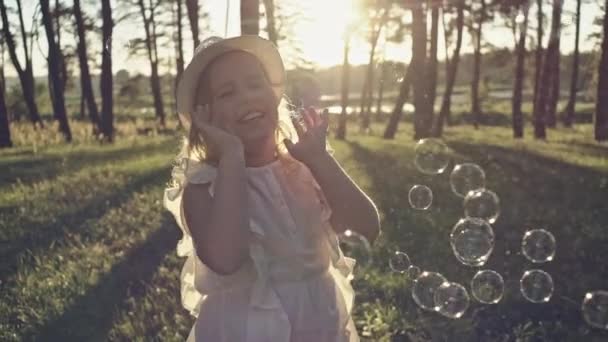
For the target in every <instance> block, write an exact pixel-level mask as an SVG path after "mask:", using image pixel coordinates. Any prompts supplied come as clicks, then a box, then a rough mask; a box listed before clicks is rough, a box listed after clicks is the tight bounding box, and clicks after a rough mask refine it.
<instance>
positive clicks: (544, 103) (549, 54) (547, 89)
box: [538, 0, 563, 127]
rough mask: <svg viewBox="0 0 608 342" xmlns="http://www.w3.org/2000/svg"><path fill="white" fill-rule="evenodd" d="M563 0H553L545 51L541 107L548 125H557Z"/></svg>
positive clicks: (540, 96) (540, 97) (540, 95)
mask: <svg viewBox="0 0 608 342" xmlns="http://www.w3.org/2000/svg"><path fill="white" fill-rule="evenodd" d="M562 5H563V0H553V17H552V19H551V33H550V34H549V44H548V45H547V51H546V52H545V64H544V65H543V74H542V86H541V87H540V94H539V99H538V100H539V109H540V111H541V113H542V115H543V116H544V118H545V124H546V125H547V126H548V127H555V124H556V121H557V120H556V113H555V112H556V110H557V101H558V99H559V57H560V51H559V37H560V27H561V13H562Z"/></svg>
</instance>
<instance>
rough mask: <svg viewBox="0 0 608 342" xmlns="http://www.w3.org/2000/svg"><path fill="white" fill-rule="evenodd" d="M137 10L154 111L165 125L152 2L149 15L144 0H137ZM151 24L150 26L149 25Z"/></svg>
mask: <svg viewBox="0 0 608 342" xmlns="http://www.w3.org/2000/svg"><path fill="white" fill-rule="evenodd" d="M138 4H139V11H140V12H141V16H142V19H143V21H144V31H145V32H146V50H147V52H148V61H149V62H150V88H151V90H152V97H153V99H154V113H155V115H156V118H157V119H158V120H159V123H160V124H161V125H162V126H164V125H165V110H164V107H163V98H162V93H161V88H160V78H159V76H158V52H157V49H156V24H155V22H154V4H153V3H152V0H150V2H149V10H150V16H146V6H145V4H144V0H139V1H138ZM150 26H152V27H150Z"/></svg>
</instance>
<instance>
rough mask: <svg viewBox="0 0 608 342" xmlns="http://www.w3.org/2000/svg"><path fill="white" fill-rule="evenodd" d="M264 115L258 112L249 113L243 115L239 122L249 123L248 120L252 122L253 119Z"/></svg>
mask: <svg viewBox="0 0 608 342" xmlns="http://www.w3.org/2000/svg"><path fill="white" fill-rule="evenodd" d="M263 115H264V114H262V113H260V112H251V113H249V114H247V115H245V116H244V117H243V118H241V120H240V121H249V120H253V119H257V118H259V117H262V116H263Z"/></svg>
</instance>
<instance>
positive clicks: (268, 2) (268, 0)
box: [264, 0, 279, 46]
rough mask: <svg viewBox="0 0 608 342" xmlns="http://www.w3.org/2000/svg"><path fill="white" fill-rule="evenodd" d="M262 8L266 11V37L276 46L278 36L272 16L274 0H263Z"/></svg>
mask: <svg viewBox="0 0 608 342" xmlns="http://www.w3.org/2000/svg"><path fill="white" fill-rule="evenodd" d="M264 9H265V11H266V31H267V32H268V39H269V40H270V41H271V42H272V43H273V44H274V45H276V46H278V45H279V44H278V41H279V37H278V34H277V26H276V25H277V24H276V22H275V17H274V0H264Z"/></svg>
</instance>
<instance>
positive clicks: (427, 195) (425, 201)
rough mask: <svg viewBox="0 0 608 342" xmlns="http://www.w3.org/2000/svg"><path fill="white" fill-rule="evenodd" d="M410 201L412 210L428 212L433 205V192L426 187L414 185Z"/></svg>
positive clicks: (410, 193)
mask: <svg viewBox="0 0 608 342" xmlns="http://www.w3.org/2000/svg"><path fill="white" fill-rule="evenodd" d="M408 199H409V201H410V205H411V206H412V208H414V209H418V210H426V209H428V208H429V207H430V206H431V203H433V192H432V191H431V189H430V188H429V187H428V186H426V185H414V186H413V187H412V188H411V189H410V192H409V194H408Z"/></svg>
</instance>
